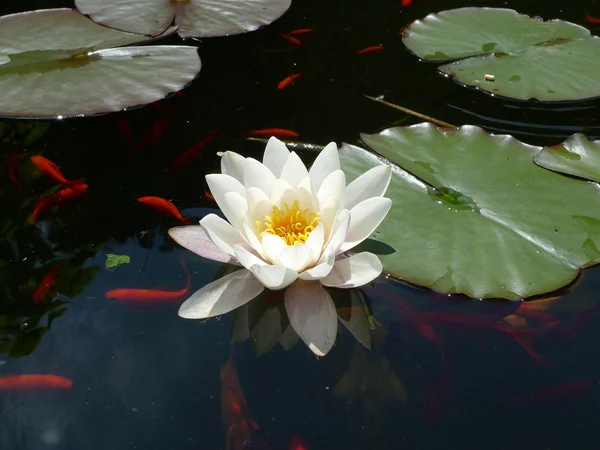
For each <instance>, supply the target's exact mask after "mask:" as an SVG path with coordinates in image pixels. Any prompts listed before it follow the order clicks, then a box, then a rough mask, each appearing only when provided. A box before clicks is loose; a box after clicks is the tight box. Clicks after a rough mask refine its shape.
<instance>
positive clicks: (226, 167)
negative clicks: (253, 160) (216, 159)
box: [221, 151, 246, 184]
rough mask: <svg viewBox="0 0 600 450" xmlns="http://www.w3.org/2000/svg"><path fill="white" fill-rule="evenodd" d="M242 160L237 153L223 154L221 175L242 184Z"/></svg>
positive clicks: (243, 161)
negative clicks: (230, 177)
mask: <svg viewBox="0 0 600 450" xmlns="http://www.w3.org/2000/svg"><path fill="white" fill-rule="evenodd" d="M245 161H246V158H244V157H243V156H242V155H240V154H239V153H235V152H231V151H228V152H225V153H224V154H223V156H222V157H221V173H222V174H223V175H229V176H232V177H233V178H235V179H236V180H238V181H239V182H240V183H242V184H243V183H244V163H245Z"/></svg>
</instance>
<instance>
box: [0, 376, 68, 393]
mask: <svg viewBox="0 0 600 450" xmlns="http://www.w3.org/2000/svg"><path fill="white" fill-rule="evenodd" d="M72 386H73V382H72V381H71V380H69V379H68V378H65V377H61V376H59V375H6V376H2V377H0V391H29V390H52V389H70V388H71V387H72Z"/></svg>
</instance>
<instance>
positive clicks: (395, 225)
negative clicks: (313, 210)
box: [340, 123, 600, 300]
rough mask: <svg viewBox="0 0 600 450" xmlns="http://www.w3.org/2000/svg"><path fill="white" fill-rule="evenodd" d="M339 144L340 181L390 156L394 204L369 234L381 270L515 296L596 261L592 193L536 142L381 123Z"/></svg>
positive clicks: (598, 223) (552, 284)
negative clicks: (550, 163) (540, 159)
mask: <svg viewBox="0 0 600 450" xmlns="http://www.w3.org/2000/svg"><path fill="white" fill-rule="evenodd" d="M362 139H363V141H364V142H365V143H366V144H367V145H368V146H369V147H370V148H371V149H373V150H375V151H376V152H377V153H379V154H380V155H382V156H383V157H384V158H381V157H378V156H376V155H374V154H372V153H370V152H368V151H366V150H363V149H360V148H358V147H354V146H349V145H345V146H344V147H343V148H342V149H341V150H340V159H341V161H342V167H343V169H344V171H345V172H346V175H347V179H348V181H350V180H351V179H354V178H356V177H357V176H358V175H359V174H360V173H363V172H365V171H366V170H368V169H370V168H371V167H373V166H375V165H378V164H392V165H393V166H394V169H395V170H394V173H393V177H392V182H391V184H390V187H389V189H388V191H387V194H386V195H387V196H388V197H390V198H391V199H392V201H393V205H392V209H391V211H390V213H389V214H388V216H387V217H386V219H385V220H384V221H383V223H382V224H381V226H380V227H379V229H378V230H377V231H376V232H375V234H374V235H373V236H372V238H373V239H374V240H376V241H380V242H383V243H385V244H387V245H389V246H391V247H392V248H393V249H394V250H395V252H394V253H390V252H386V253H387V254H382V255H379V256H380V259H381V261H382V263H383V266H384V271H385V272H387V273H389V274H391V275H392V276H394V277H396V278H400V279H402V280H406V281H409V282H411V283H414V284H417V285H422V286H427V287H429V288H431V289H433V290H435V291H437V292H442V293H448V294H449V293H463V294H466V295H468V296H470V297H474V298H506V299H511V300H517V299H521V298H525V297H529V296H532V295H537V294H542V293H545V292H549V291H554V290H556V289H558V288H560V287H562V286H564V285H566V284H568V283H569V282H571V281H572V280H573V279H574V278H575V277H576V276H577V274H578V272H579V269H580V268H581V267H585V266H589V265H592V264H596V263H598V262H600V250H599V248H600V192H599V191H598V188H597V185H595V184H593V183H589V182H585V181H581V180H578V179H574V178H570V177H565V176H562V175H560V174H557V173H555V172H552V171H549V170H546V169H543V168H541V167H539V166H537V165H536V164H535V163H534V162H533V158H534V157H535V156H536V155H537V154H538V153H539V152H540V150H541V148H540V147H534V146H530V145H526V144H523V143H522V142H520V141H518V140H517V139H515V138H513V137H511V136H507V135H497V136H494V135H490V134H488V133H486V132H485V131H484V130H483V129H481V128H479V127H476V126H471V125H465V126H463V127H461V128H459V129H451V130H449V129H438V128H437V127H435V126H433V125H432V124H428V123H423V124H418V125H414V126H411V127H406V128H404V127H398V128H389V129H386V130H383V131H382V132H380V133H378V134H374V135H362Z"/></svg>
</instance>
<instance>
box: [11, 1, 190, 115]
mask: <svg viewBox="0 0 600 450" xmlns="http://www.w3.org/2000/svg"><path fill="white" fill-rule="evenodd" d="M150 38H151V37H150V36H143V35H139V34H132V33H124V32H122V31H116V30H111V29H109V28H106V27H103V26H101V25H98V24H96V23H94V22H93V21H91V20H90V19H89V18H87V17H85V16H83V15H81V14H80V13H79V12H77V11H75V10H72V9H49V10H39V11H33V12H26V13H20V14H13V15H8V16H3V17H0V91H1V92H2V96H1V97H0V115H2V116H11V117H56V116H63V117H65V116H75V115H86V114H97V113H106V112H113V111H120V110H122V109H124V108H126V107H131V106H137V105H142V104H146V103H151V102H154V101H157V100H160V99H161V98H163V97H165V96H166V95H167V94H168V93H170V92H175V91H178V90H180V89H182V88H183V87H185V85H186V84H188V83H189V82H190V81H191V80H193V79H194V78H195V77H196V76H197V74H198V72H199V71H200V58H199V56H198V52H197V49H196V48H195V47H188V46H169V47H161V46H146V47H120V48H111V47H114V46H120V45H127V44H133V43H139V42H144V41H147V40H148V39H150Z"/></svg>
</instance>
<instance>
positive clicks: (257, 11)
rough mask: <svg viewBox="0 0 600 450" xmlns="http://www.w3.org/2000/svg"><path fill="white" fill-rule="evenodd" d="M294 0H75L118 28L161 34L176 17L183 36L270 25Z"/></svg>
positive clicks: (100, 20)
mask: <svg viewBox="0 0 600 450" xmlns="http://www.w3.org/2000/svg"><path fill="white" fill-rule="evenodd" d="M290 5H291V0H251V1H249V0H229V1H223V0H177V1H169V0H75V6H76V7H77V9H79V10H80V11H81V12H82V13H84V14H88V15H89V16H90V17H91V18H92V19H93V20H94V21H96V22H98V23H101V24H103V25H106V26H108V27H111V28H116V29H118V30H123V31H129V32H133V33H142V34H150V35H157V34H160V33H162V32H163V31H164V30H165V28H167V27H168V26H169V25H170V24H171V22H173V19H175V23H176V25H177V27H178V30H177V33H178V34H179V35H180V36H181V37H194V36H195V37H207V36H226V35H230V34H238V33H245V32H248V31H253V30H256V29H257V28H259V27H261V26H263V25H268V24H270V23H271V22H273V21H274V20H276V19H277V18H279V17H280V16H281V15H282V14H283V13H285V12H286V11H287V10H288V8H289V7H290Z"/></svg>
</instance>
